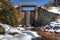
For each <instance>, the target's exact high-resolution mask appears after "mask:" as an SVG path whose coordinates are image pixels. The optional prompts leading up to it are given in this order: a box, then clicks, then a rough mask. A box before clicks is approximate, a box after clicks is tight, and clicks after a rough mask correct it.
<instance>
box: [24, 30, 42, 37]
mask: <svg viewBox="0 0 60 40" xmlns="http://www.w3.org/2000/svg"><path fill="white" fill-rule="evenodd" d="M23 33H27V34H28V35H30V36H31V37H32V38H36V37H40V38H41V36H39V35H38V34H37V33H36V32H35V31H25V32H23Z"/></svg>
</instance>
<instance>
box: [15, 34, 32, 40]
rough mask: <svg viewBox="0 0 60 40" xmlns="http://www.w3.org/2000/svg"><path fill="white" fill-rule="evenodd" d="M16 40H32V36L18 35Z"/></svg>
mask: <svg viewBox="0 0 60 40" xmlns="http://www.w3.org/2000/svg"><path fill="white" fill-rule="evenodd" d="M15 37H16V38H19V39H20V40H31V38H32V37H31V36H30V35H28V34H26V33H22V34H17V35H15Z"/></svg>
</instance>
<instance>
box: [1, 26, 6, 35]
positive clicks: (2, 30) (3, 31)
mask: <svg viewBox="0 0 60 40" xmlns="http://www.w3.org/2000/svg"><path fill="white" fill-rule="evenodd" d="M4 33H5V29H4V28H3V27H2V26H1V25H0V34H4Z"/></svg>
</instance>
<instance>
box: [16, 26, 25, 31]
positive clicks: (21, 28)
mask: <svg viewBox="0 0 60 40" xmlns="http://www.w3.org/2000/svg"><path fill="white" fill-rule="evenodd" d="M17 29H18V30H20V31H23V30H25V29H24V28H23V27H17Z"/></svg>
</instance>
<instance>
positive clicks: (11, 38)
mask: <svg viewBox="0 0 60 40" xmlns="http://www.w3.org/2000/svg"><path fill="white" fill-rule="evenodd" d="M0 27H3V28H4V29H5V34H3V35H0V40H32V39H33V40H40V39H41V36H40V35H38V34H37V33H36V32H35V31H31V30H29V29H28V30H25V28H23V27H11V26H10V25H7V24H2V23H0ZM9 33H11V34H13V33H18V34H15V35H11V34H9Z"/></svg>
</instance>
